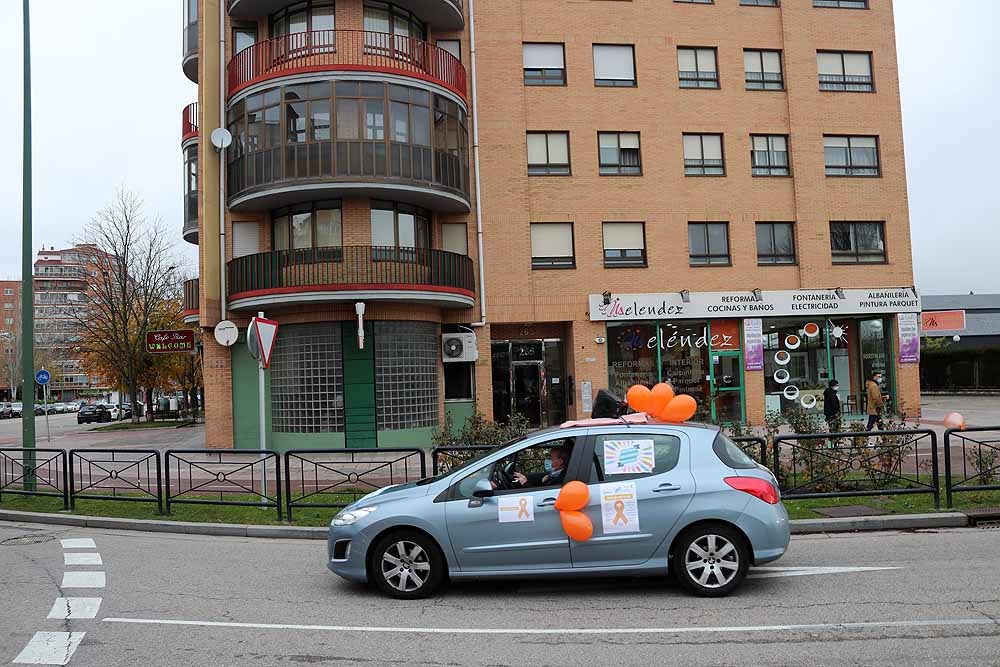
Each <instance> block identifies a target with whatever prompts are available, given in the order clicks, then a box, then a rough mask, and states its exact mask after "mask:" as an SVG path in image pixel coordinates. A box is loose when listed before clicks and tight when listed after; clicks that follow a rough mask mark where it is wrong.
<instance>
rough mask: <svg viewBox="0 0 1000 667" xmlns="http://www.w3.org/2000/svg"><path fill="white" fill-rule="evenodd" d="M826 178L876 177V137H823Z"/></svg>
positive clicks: (877, 169)
mask: <svg viewBox="0 0 1000 667" xmlns="http://www.w3.org/2000/svg"><path fill="white" fill-rule="evenodd" d="M823 154H824V155H825V156H826V175H827V176H878V175H879V163H878V137H840V136H831V135H827V136H824V137H823Z"/></svg>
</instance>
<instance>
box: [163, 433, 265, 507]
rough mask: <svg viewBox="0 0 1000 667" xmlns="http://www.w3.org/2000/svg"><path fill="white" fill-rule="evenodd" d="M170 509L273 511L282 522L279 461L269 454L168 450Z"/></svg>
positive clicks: (167, 490)
mask: <svg viewBox="0 0 1000 667" xmlns="http://www.w3.org/2000/svg"><path fill="white" fill-rule="evenodd" d="M164 487H165V491H166V505H167V514H169V513H170V506H171V505H179V504H188V505H237V506H243V507H273V508H275V509H277V510H278V520H279V521H280V520H281V516H282V511H281V460H280V459H279V457H278V454H277V453H275V452H272V451H268V450H257V449H254V450H240V449H227V450H211V449H171V450H167V452H166V477H165V479H164Z"/></svg>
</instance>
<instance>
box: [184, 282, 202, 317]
mask: <svg viewBox="0 0 1000 667" xmlns="http://www.w3.org/2000/svg"><path fill="white" fill-rule="evenodd" d="M198 284H199V281H198V279H197V278H194V279H193V280H185V281H184V304H183V307H184V312H183V316H184V324H197V323H198V313H199V311H200V310H201V306H200V302H199V300H198V298H199V294H198Z"/></svg>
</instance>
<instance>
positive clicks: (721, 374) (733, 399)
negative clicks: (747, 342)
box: [709, 350, 744, 424]
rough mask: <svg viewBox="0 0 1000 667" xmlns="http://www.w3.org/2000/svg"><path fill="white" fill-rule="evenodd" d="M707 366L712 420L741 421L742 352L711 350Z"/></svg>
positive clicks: (735, 422)
mask: <svg viewBox="0 0 1000 667" xmlns="http://www.w3.org/2000/svg"><path fill="white" fill-rule="evenodd" d="M709 368H710V372H709V381H710V383H711V390H712V421H714V422H715V423H717V424H739V423H743V421H744V419H743V403H744V401H743V373H742V369H743V354H742V353H741V352H740V351H738V350H737V351H726V352H712V363H711V364H710V366H709Z"/></svg>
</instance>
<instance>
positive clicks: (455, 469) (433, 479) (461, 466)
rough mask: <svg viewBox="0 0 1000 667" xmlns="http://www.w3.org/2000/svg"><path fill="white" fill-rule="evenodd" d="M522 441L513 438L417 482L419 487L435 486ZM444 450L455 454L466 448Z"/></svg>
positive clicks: (521, 438) (522, 438) (522, 437)
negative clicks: (452, 451) (486, 457)
mask: <svg viewBox="0 0 1000 667" xmlns="http://www.w3.org/2000/svg"><path fill="white" fill-rule="evenodd" d="M520 440H524V436H520V437H517V438H513V439H512V440H508V441H507V442H505V443H503V444H502V445H497V446H496V447H491V448H490V449H484V450H482V451H481V452H478V453H477V454H476V455H475V456H473V457H472V458H471V459H468V460H467V461H463V462H462V463H461V464H459V465H457V466H455V467H453V468H448V469H447V470H445V471H444V472H442V473H439V474H437V475H435V476H433V477H425V478H423V479H422V480H420V481H418V482H417V486H424V485H425V484H433V483H434V482H436V481H438V480H439V479H444V478H445V477H448V476H449V475H452V474H454V473H456V472H460V471H462V470H465V469H466V468H468V467H470V466H472V465H474V464H475V463H477V462H478V461H479V460H480V459H482V458H483V457H485V456H489V455H490V454H492V453H493V452H496V451H498V450H501V449H503V448H504V447H507V446H508V445H513V444H514V443H515V442H518V441H520ZM443 449H445V450H454V451H455V453H461V451H462V450H463V449H465V448H463V447H444V448H443Z"/></svg>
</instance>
